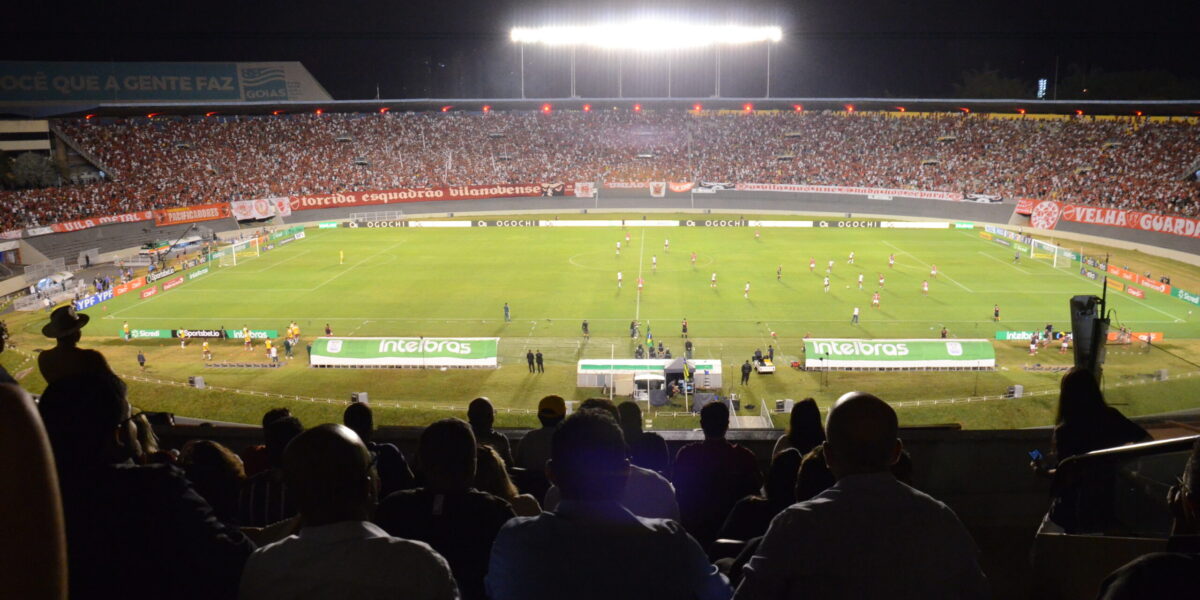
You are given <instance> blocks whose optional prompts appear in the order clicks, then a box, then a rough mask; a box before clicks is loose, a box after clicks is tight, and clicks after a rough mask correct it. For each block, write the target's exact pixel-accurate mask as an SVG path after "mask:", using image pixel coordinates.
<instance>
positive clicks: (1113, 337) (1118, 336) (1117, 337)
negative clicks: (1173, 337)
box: [1108, 331, 1163, 344]
mask: <svg viewBox="0 0 1200 600" xmlns="http://www.w3.org/2000/svg"><path fill="white" fill-rule="evenodd" d="M1133 340H1137V341H1139V342H1161V341H1163V332H1161V331H1131V332H1128V333H1126V332H1123V331H1110V332H1108V341H1109V342H1110V343H1113V344H1129V343H1132V342H1133Z"/></svg>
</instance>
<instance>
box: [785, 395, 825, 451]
mask: <svg viewBox="0 0 1200 600" xmlns="http://www.w3.org/2000/svg"><path fill="white" fill-rule="evenodd" d="M787 435H788V441H789V442H791V445H792V447H793V448H795V449H797V450H799V451H800V454H801V455H804V454H807V453H808V451H809V450H812V449H813V448H816V447H817V446H818V445H820V444H821V443H822V442H824V441H825V428H824V427H822V426H821V410H820V409H819V408H817V401H816V400H813V399H812V398H805V399H803V400H801V401H799V402H797V403H796V404H794V405H792V414H791V418H790V419H789V421H788V433H787Z"/></svg>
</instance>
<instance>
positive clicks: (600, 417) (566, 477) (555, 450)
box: [547, 410, 629, 501]
mask: <svg viewBox="0 0 1200 600" xmlns="http://www.w3.org/2000/svg"><path fill="white" fill-rule="evenodd" d="M547 469H548V471H549V473H550V479H551V481H553V482H554V484H555V485H557V486H558V487H559V489H561V490H562V497H563V499H564V500H583V501H618V500H619V499H620V498H621V494H622V493H623V492H624V490H625V481H626V479H627V478H628V477H629V461H627V460H626V459H625V438H624V437H623V436H622V435H621V428H620V427H617V423H616V421H615V420H613V418H612V416H611V415H609V414H608V413H607V412H604V411H599V410H581V411H579V412H577V413H575V414H573V415H571V416H570V417H568V418H567V420H565V421H563V423H562V425H560V426H559V427H558V430H557V431H555V432H554V438H553V440H552V442H551V446H550V462H549V464H548V466H547Z"/></svg>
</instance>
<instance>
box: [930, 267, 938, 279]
mask: <svg viewBox="0 0 1200 600" xmlns="http://www.w3.org/2000/svg"><path fill="white" fill-rule="evenodd" d="M929 276H930V277H932V278H934V279H937V265H929Z"/></svg>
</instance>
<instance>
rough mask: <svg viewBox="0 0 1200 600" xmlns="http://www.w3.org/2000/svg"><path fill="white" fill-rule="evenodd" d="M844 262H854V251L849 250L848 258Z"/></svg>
mask: <svg viewBox="0 0 1200 600" xmlns="http://www.w3.org/2000/svg"><path fill="white" fill-rule="evenodd" d="M846 262H847V263H849V264H854V251H853V250H851V251H850V258H849V259H847V260H846Z"/></svg>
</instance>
